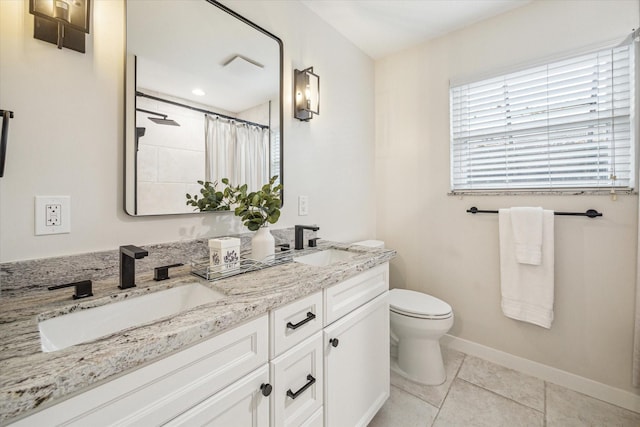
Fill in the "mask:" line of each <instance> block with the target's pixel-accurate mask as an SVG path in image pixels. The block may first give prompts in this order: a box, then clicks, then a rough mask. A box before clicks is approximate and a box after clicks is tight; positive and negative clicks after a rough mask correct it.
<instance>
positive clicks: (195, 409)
mask: <svg viewBox="0 0 640 427" xmlns="http://www.w3.org/2000/svg"><path fill="white" fill-rule="evenodd" d="M388 276H389V266H388V263H385V264H383V265H380V266H377V267H374V268H372V269H370V270H367V271H364V272H362V273H360V274H358V275H357V276H354V277H352V278H350V279H347V280H345V281H343V282H341V283H339V284H337V285H334V286H331V287H328V288H326V289H324V290H322V291H318V292H316V293H314V294H312V295H308V296H306V297H303V298H301V299H299V300H296V301H293V302H292V303H289V304H287V305H285V306H282V307H278V308H276V309H274V310H272V311H271V312H269V313H268V314H264V315H262V316H260V317H258V318H256V319H253V320H251V321H248V322H246V323H244V324H241V325H239V326H236V327H234V328H232V329H229V330H227V331H224V332H222V333H220V334H218V335H216V336H215V337H213V338H210V339H207V340H205V341H203V342H201V343H198V344H196V345H194V346H192V347H190V348H187V349H186V350H183V351H180V352H178V353H175V354H172V355H170V356H167V357H165V358H164V359H161V360H159V361H157V362H154V363H151V364H149V365H146V366H143V367H142V368H139V369H137V370H135V371H133V372H130V373H128V374H125V375H122V376H120V377H118V378H116V379H114V380H112V381H109V382H106V383H104V384H101V385H98V386H96V387H94V388H92V389H90V390H88V391H86V392H83V393H81V394H78V395H76V396H74V397H71V398H69V399H67V400H64V401H62V402H60V403H58V404H56V405H54V406H51V407H49V408H45V409H43V410H41V411H39V412H37V413H35V414H33V415H31V416H29V417H26V418H23V419H21V420H18V421H16V422H15V423H14V424H13V425H14V426H29V427H34V426H36V427H37V426H51V425H69V426H106V425H117V426H159V425H170V426H193V425H213V426H223V427H234V426H247V427H249V426H251V427H256V426H257V427H262V426H264V427H268V426H271V427H321V426H325V427H347V426H349V427H351V426H366V425H367V423H368V422H369V421H370V420H371V419H372V418H373V416H374V415H375V413H376V412H377V411H378V410H379V409H380V407H381V406H382V404H383V403H384V401H385V400H386V399H387V397H388V396H389V310H388V305H387V290H388V288H389V277H388ZM265 386H266V387H265Z"/></svg>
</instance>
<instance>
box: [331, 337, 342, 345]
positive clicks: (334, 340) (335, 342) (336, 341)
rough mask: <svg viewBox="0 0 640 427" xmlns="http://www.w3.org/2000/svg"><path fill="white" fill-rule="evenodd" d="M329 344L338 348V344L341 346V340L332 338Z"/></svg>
mask: <svg viewBox="0 0 640 427" xmlns="http://www.w3.org/2000/svg"><path fill="white" fill-rule="evenodd" d="M329 344H331V345H332V346H333V347H337V346H338V344H340V340H339V339H338V338H331V339H330V340H329Z"/></svg>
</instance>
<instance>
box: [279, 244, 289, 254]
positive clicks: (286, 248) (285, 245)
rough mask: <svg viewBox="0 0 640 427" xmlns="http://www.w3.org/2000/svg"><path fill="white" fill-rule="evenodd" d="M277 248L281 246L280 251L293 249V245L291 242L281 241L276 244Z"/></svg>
mask: <svg viewBox="0 0 640 427" xmlns="http://www.w3.org/2000/svg"><path fill="white" fill-rule="evenodd" d="M276 248H280V252H284V251H288V250H290V249H291V245H290V244H289V243H281V244H279V245H276Z"/></svg>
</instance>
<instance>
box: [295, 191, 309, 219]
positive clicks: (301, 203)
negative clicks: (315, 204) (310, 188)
mask: <svg viewBox="0 0 640 427" xmlns="http://www.w3.org/2000/svg"><path fill="white" fill-rule="evenodd" d="M306 215H309V196H298V216H306Z"/></svg>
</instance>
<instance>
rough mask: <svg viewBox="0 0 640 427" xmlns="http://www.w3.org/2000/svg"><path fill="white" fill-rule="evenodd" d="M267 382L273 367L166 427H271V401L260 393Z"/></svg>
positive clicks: (229, 389) (247, 377) (256, 374)
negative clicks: (205, 426)
mask: <svg viewBox="0 0 640 427" xmlns="http://www.w3.org/2000/svg"><path fill="white" fill-rule="evenodd" d="M267 382H269V366H268V365H264V366H263V367H262V368H260V369H257V370H256V371H255V372H252V373H251V374H249V375H247V376H246V377H244V378H242V379H241V380H240V381H238V382H236V383H235V384H233V385H230V386H229V387H227V388H225V389H223V390H222V391H220V392H218V393H217V394H215V395H213V396H211V397H210V398H209V399H207V400H205V401H204V402H202V403H200V404H199V405H197V406H195V407H193V408H192V409H190V410H188V411H187V412H185V413H184V414H182V415H180V416H179V417H177V418H175V419H174V420H171V421H170V422H168V423H167V424H165V425H166V426H171V427H173V426H195V425H198V426H204V425H207V426H209V425H210V426H238V427H269V399H270V397H265V396H263V395H262V393H261V392H260V386H261V385H262V384H265V383H267Z"/></svg>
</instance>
